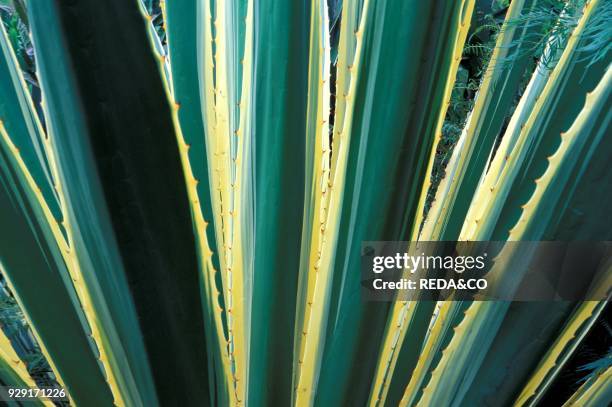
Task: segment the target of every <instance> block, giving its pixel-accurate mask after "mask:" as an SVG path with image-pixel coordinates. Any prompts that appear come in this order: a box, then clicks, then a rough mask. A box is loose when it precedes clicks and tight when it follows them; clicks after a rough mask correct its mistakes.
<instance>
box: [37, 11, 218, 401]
mask: <svg viewBox="0 0 612 407" xmlns="http://www.w3.org/2000/svg"><path fill="white" fill-rule="evenodd" d="M49 3H50V2H40V3H36V5H34V6H33V7H31V14H32V17H33V18H32V21H33V28H34V30H33V31H34V38H35V44H36V47H37V48H36V50H37V52H38V53H39V55H40V58H38V60H39V62H40V66H41V71H42V72H43V75H41V76H42V77H44V79H45V81H43V91H44V92H45V98H46V100H47V106H48V112H49V113H51V114H48V116H49V118H50V119H51V120H50V123H51V125H50V127H51V128H52V129H53V132H52V134H55V135H58V136H57V138H56V139H55V140H54V141H55V143H56V146H55V150H56V152H57V155H58V156H59V157H60V159H59V160H58V161H59V162H60V164H61V167H62V168H61V171H60V172H61V175H62V176H61V177H60V178H61V180H62V182H63V184H64V185H65V186H66V195H67V198H68V199H67V201H68V202H70V205H69V209H70V211H69V212H70V215H71V216H69V218H70V219H71V220H72V222H73V223H74V224H75V226H78V229H77V228H76V227H73V229H72V230H73V234H74V241H75V251H76V253H77V256H79V257H78V260H79V264H80V265H81V270H82V271H84V273H83V274H84V277H85V278H84V279H85V283H86V290H87V291H86V292H87V293H88V294H89V295H90V297H91V302H92V303H93V304H92V307H91V308H92V309H93V310H95V312H96V314H97V315H96V316H97V320H96V321H97V322H98V323H101V324H104V326H103V328H104V329H103V330H100V331H102V333H103V334H104V335H114V336H113V337H111V338H110V339H112V341H109V342H108V343H106V344H105V346H107V347H108V349H109V350H108V351H107V354H108V355H109V356H110V357H113V363H121V364H122V365H123V366H121V368H117V369H114V367H113V372H114V370H116V372H117V373H116V375H117V376H118V377H120V378H122V379H124V377H125V376H126V375H127V376H129V375H131V380H127V379H130V377H127V378H125V379H124V380H122V381H123V383H121V382H120V384H121V392H120V393H121V396H122V397H129V398H130V401H129V403H130V404H136V405H138V404H145V405H156V404H157V400H156V399H157V398H159V400H160V402H167V401H168V400H173V401H177V400H183V401H184V402H186V403H188V402H189V401H193V400H202V399H208V397H209V394H208V386H207V374H206V369H202V366H205V365H206V355H205V351H204V346H202V344H203V343H205V334H204V328H203V323H204V319H203V316H202V311H201V306H200V305H201V302H200V301H201V300H200V289H199V286H200V285H199V281H198V280H199V276H200V273H198V267H197V259H198V257H197V255H196V243H195V241H194V234H193V226H192V221H191V217H190V207H189V202H190V201H189V194H188V190H187V188H186V187H185V184H184V182H183V180H184V176H185V174H184V172H183V170H182V163H181V160H180V157H181V155H180V149H179V146H177V141H176V140H177V138H176V134H175V131H176V129H175V123H174V121H173V116H172V112H171V108H170V106H169V103H168V102H167V95H166V93H165V89H164V87H163V82H162V80H161V78H160V74H159V68H158V64H157V62H156V61H155V58H154V55H153V53H152V52H151V50H150V49H149V48H148V47H147V44H148V40H147V37H146V34H147V33H146V29H145V27H144V25H143V23H142V18H141V15H140V14H139V10H138V5H137V4H136V3H134V4H130V3H124V2H117V3H109V2H105V3H99V2H90V1H87V2H80V3H79V4H78V5H74V7H76V11H75V12H77V11H78V13H77V14H78V15H79V16H80V18H79V19H73V18H72V16H73V15H72V14H71V13H72V11H71V10H73V9H72V8H71V7H68V6H66V5H64V4H63V3H62V4H49ZM116 10H120V12H117V13H114V11H116ZM102 16H106V17H104V18H103V17H102ZM111 16H114V17H112V18H111ZM115 17H116V18H115ZM94 18H95V19H96V21H98V22H100V21H103V23H100V24H98V23H97V24H95V25H93V27H95V29H94V30H91V27H92V26H91V24H88V23H87V21H88V20H92V19H94ZM117 18H119V21H120V24H119V25H118V26H115V27H114V28H112V27H110V26H109V25H110V24H113V25H115V23H117ZM49 20H51V21H53V23H52V24H51V25H52V26H53V27H54V32H53V33H51V34H53V35H51V34H50V33H49V30H47V29H46V28H45V30H44V32H43V31H42V27H43V26H45V27H47V26H48V25H49ZM117 27H121V29H120V30H119V29H117ZM82 30H86V31H87V32H88V34H87V35H88V36H91V38H92V41H91V42H89V43H88V46H87V47H81V46H80V45H79V44H78V38H83V32H82ZM43 34H44V35H43ZM111 34H112V35H115V36H117V37H116V41H110V40H109V37H108V35H111ZM119 38H120V39H119ZM119 42H121V43H122V44H123V47H121V48H120V49H117V48H115V47H114V45H113V43H119ZM86 50H87V51H86ZM118 52H119V53H121V55H122V56H121V57H118V56H117V53H118ZM57 55H61V56H62V58H61V60H62V61H63V62H62V63H60V64H57V63H55V62H52V61H54V60H55V59H57ZM92 66H104V73H103V74H97V72H99V71H98V70H97V69H93V68H92ZM83 89H86V90H87V91H84V92H81V90H83ZM100 100H110V101H111V102H109V103H106V104H102V105H100V102H99V101H100ZM85 119H86V120H85ZM60 135H61V137H60ZM126 135H129V136H126ZM153 140H154V141H155V142H153ZM159 163H164V165H163V168H162V167H160V166H159ZM118 180H120V182H118ZM160 186H163V189H162V188H160ZM92 195H93V196H94V198H95V199H93V202H91V201H89V200H85V199H83V198H84V197H85V198H89V197H90V196H92ZM139 202H141V203H144V202H146V205H144V204H138V203H139ZM160 213H163V214H164V216H160V215H159V214H160ZM99 242H104V243H103V244H102V243H99ZM167 270H172V271H173V273H172V276H171V277H172V278H170V276H169V275H168V274H167ZM160 282H163V283H160ZM151 297H154V298H155V299H156V301H154V302H151ZM132 301H133V303H132ZM141 338H144V346H143V341H142V340H141ZM126 348H127V349H129V352H126V351H124V349H126ZM122 351H124V352H125V353H124V354H123V353H122ZM169 355H171V356H169ZM119 356H120V357H119ZM110 364H111V363H109V365H110ZM149 364H150V368H149ZM177 366H180V369H181V371H182V372H183V376H182V380H181V381H176V380H174V372H175V371H177V370H178V369H179V368H178V367H177ZM151 376H152V377H151ZM153 381H154V382H155V388H153ZM177 386H178V387H177ZM183 386H184V390H182V391H181V390H180V388H181V387H183ZM188 388H189V390H187V389H188Z"/></svg>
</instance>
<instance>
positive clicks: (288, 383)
mask: <svg viewBox="0 0 612 407" xmlns="http://www.w3.org/2000/svg"><path fill="white" fill-rule="evenodd" d="M253 8H254V11H253V24H254V28H253V29H254V30H255V31H254V32H255V33H256V35H254V38H253V50H252V52H253V57H252V61H253V64H254V66H253V68H252V75H253V82H252V84H251V91H250V93H251V96H250V97H251V100H252V102H251V110H250V111H249V112H248V113H249V114H250V115H252V118H251V119H250V120H251V122H252V123H251V129H252V130H251V131H252V132H253V135H252V141H251V149H252V156H251V159H250V169H251V171H252V175H251V178H250V179H249V178H246V177H245V178H244V182H243V185H244V186H245V187H246V186H248V185H251V187H250V188H251V189H252V194H253V195H254V229H253V232H254V234H253V235H252V237H251V239H252V243H253V244H254V248H253V266H252V267H253V270H254V275H253V300H252V301H253V302H252V311H251V313H252V317H251V318H252V323H251V326H252V330H251V339H250V340H251V345H250V346H251V352H250V359H251V360H250V363H251V367H250V372H251V373H250V378H249V396H248V397H249V403H252V404H253V405H256V406H257V405H275V404H278V405H289V404H290V403H291V394H292V375H291V373H288V372H291V370H292V366H293V355H294V349H293V347H292V344H293V343H294V329H295V326H296V325H295V324H296V323H295V321H296V308H295V303H296V296H297V285H298V273H297V270H298V269H299V261H300V243H299V242H300V238H301V235H302V220H301V219H302V217H303V214H304V194H305V192H304V190H305V181H304V171H305V170H304V168H305V161H304V160H305V148H306V142H307V141H306V139H305V137H304V136H303V135H304V130H305V128H306V123H305V120H306V106H307V91H308V69H309V67H308V60H309V48H308V46H307V44H308V35H309V32H310V31H309V30H310V21H311V4H310V2H309V1H304V0H295V1H286V2H278V1H273V0H260V1H254V2H253ZM270 44H274V46H270ZM309 185H310V184H309Z"/></svg>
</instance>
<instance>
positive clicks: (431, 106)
mask: <svg viewBox="0 0 612 407" xmlns="http://www.w3.org/2000/svg"><path fill="white" fill-rule="evenodd" d="M472 6H473V3H472V2H466V3H465V4H464V3H453V4H433V3H423V2H401V3H396V2H394V1H388V2H377V3H371V2H367V1H366V2H364V3H363V9H362V10H361V11H360V15H361V17H360V18H361V21H360V24H363V25H359V29H358V30H357V36H358V37H359V36H361V38H362V39H363V51H362V52H361V54H360V55H361V56H360V57H359V60H358V61H355V62H354V63H351V62H350V61H346V62H345V64H346V65H341V64H340V62H339V65H338V77H340V75H341V73H342V71H341V70H343V69H345V70H349V72H350V71H351V70H353V69H356V70H357V75H358V77H357V79H356V80H355V82H354V84H353V83H351V84H350V85H349V86H351V87H354V88H353V89H354V90H355V93H354V95H353V96H352V97H353V98H355V101H354V103H352V106H351V105H348V104H347V107H346V108H345V112H344V113H343V114H344V119H343V120H342V121H343V126H347V123H350V127H346V128H347V129H350V134H344V135H343V137H346V147H345V148H346V149H347V150H348V151H349V154H348V156H347V159H346V164H344V165H346V170H345V173H346V175H344V176H342V178H340V177H339V175H338V174H341V170H340V169H341V166H340V164H337V163H336V164H335V165H336V172H335V175H334V181H333V182H334V184H332V187H331V190H332V197H331V202H332V203H333V205H332V204H330V215H329V219H330V220H328V222H329V225H334V224H335V225H337V227H338V232H337V236H338V238H337V241H336V242H333V241H331V239H330V241H329V244H330V246H331V248H332V250H330V255H329V258H330V260H331V261H330V264H331V265H332V267H333V268H334V280H333V287H332V290H331V297H330V298H331V299H330V301H329V304H330V305H329V311H328V312H329V322H328V324H327V329H326V337H325V341H326V343H325V348H324V349H325V350H324V356H323V363H322V368H321V379H320V387H319V389H318V396H317V403H321V404H331V405H334V404H342V403H349V404H350V403H357V404H359V403H364V402H366V400H367V398H368V390H366V389H368V387H369V385H370V383H372V375H373V372H374V371H375V369H376V364H377V358H376V356H377V355H376V353H375V352H372V351H371V349H372V344H377V343H378V340H379V339H380V338H381V336H382V334H383V330H384V321H385V316H386V309H387V306H386V305H385V304H374V303H367V304H366V303H362V302H361V299H360V290H361V287H360V278H359V273H355V270H358V268H359V252H360V247H359V246H360V242H361V241H362V240H366V237H367V239H374V240H377V239H378V240H401V239H407V238H408V236H409V235H410V233H411V231H412V227H413V221H414V216H415V214H416V213H417V212H418V206H419V205H420V202H419V194H420V193H421V187H422V184H423V181H424V180H425V178H426V172H427V167H428V164H427V159H428V158H429V157H431V151H432V146H433V143H434V141H435V138H436V132H437V129H439V128H441V121H440V118H439V113H440V111H441V110H442V109H443V106H444V105H445V102H444V101H445V99H447V96H450V90H452V82H453V79H454V74H455V73H456V67H457V65H458V60H453V55H454V54H455V51H456V49H457V48H458V49H459V50H460V49H461V45H462V44H459V43H460V41H459V42H455V41H456V37H457V33H458V32H459V31H460V28H461V27H462V26H461V24H460V23H459V22H460V21H464V18H465V17H469V16H471V12H472V9H473V7H472ZM400 16H401V18H400ZM400 20H401V21H400ZM465 21H469V18H467V19H466V20H465ZM442 27H452V29H448V30H446V29H442ZM346 35H355V33H354V32H348V33H346ZM425 38H427V41H428V43H431V42H433V43H434V44H435V46H433V47H425V46H424V45H425ZM343 43H345V44H351V42H344V40H343V38H342V33H341V38H340V44H341V45H342V44H343ZM408 49H409V50H410V51H408ZM458 52H459V51H458ZM349 55H350V54H349ZM354 55H357V53H355V54H354ZM398 55H411V58H409V59H408V58H407V59H402V58H398V57H397V56H398ZM415 60H416V61H419V63H417V64H415V63H414V61H415ZM380 61H385V62H384V63H382V62H380ZM432 67H434V69H432ZM416 78H419V79H418V80H417V79H416ZM434 78H436V79H435V80H434ZM440 78H443V79H442V80H440ZM351 80H352V79H351ZM374 83H376V87H374V86H373V85H374ZM449 83H450V84H449ZM339 90H341V88H340V89H339ZM350 98H351V96H349V99H350ZM407 112H408V113H407ZM442 117H443V115H442ZM336 122H337V123H340V121H336ZM344 128H345V127H343V129H344ZM341 131H342V132H343V133H344V130H341ZM372 134H376V137H373V136H371V135H372ZM340 143H342V139H341V140H340ZM342 148H343V147H341V146H338V150H339V151H342ZM338 159H340V158H338ZM336 179H337V180H338V182H337V183H336ZM398 186H399V187H398ZM366 188H368V190H366ZM334 190H337V191H339V192H337V194H338V198H337V199H334V195H333V194H334ZM391 191H392V192H391ZM335 206H337V209H336V207H335ZM381 212H382V213H385V214H386V215H385V217H381V216H380V213H381ZM326 227H328V228H329V230H333V228H331V227H330V226H326ZM355 366H360V368H359V369H355ZM347 372H350V373H348V374H347ZM338 378H344V379H345V380H341V381H339V380H338ZM349 383H350V384H349ZM349 388H350V390H349ZM355 389H361V390H360V391H355Z"/></svg>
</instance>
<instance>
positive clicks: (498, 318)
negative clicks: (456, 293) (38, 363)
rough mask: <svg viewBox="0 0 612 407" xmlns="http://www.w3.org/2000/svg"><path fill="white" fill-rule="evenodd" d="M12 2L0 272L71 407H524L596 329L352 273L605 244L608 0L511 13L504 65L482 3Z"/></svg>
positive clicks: (558, 309)
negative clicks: (370, 288) (415, 260)
mask: <svg viewBox="0 0 612 407" xmlns="http://www.w3.org/2000/svg"><path fill="white" fill-rule="evenodd" d="M5 3H6V6H4V7H5V8H6V10H9V11H7V13H9V14H10V15H11V16H13V15H14V16H15V17H14V21H13V23H14V24H15V26H16V27H21V28H20V29H22V31H23V27H26V28H25V29H26V31H27V30H29V36H28V35H26V36H23V35H22V36H21V37H19V38H17V37H15V38H16V39H15V38H12V37H11V35H9V34H10V33H9V32H8V31H7V29H6V24H5V25H2V24H0V26H2V27H1V32H0V49H1V55H0V181H2V182H0V225H1V231H2V232H1V236H0V237H1V239H0V270H1V271H2V274H3V276H4V278H5V279H6V281H7V282H8V285H9V287H10V293H9V294H7V296H9V297H10V298H12V296H14V298H15V300H16V302H17V303H18V304H19V307H20V309H21V310H22V312H23V315H24V318H25V320H26V321H27V324H28V326H29V328H28V329H29V330H28V332H30V331H31V333H32V334H31V336H32V337H33V338H35V340H34V339H32V341H31V342H32V343H31V348H33V349H38V348H40V352H41V353H42V355H43V356H44V358H45V359H46V361H47V362H48V364H49V366H50V368H51V369H52V371H53V374H52V375H50V376H49V377H50V379H49V380H51V381H53V380H56V381H57V386H61V387H63V388H65V389H66V390H67V393H68V395H69V400H70V402H71V403H73V404H75V405H83V406H106V405H120V406H124V405H125V406H147V407H148V406H157V405H164V406H165V405H181V406H183V405H185V406H191V405H218V406H228V405H232V406H234V405H252V406H268V405H270V406H276V405H278V406H286V405H297V406H310V405H317V406H341V405H350V406H352V405H369V406H383V405H386V406H395V405H402V406H417V405H418V406H451V405H453V406H455V405H461V406H476V405H514V404H515V405H521V406H523V405H524V406H527V405H529V406H531V405H536V404H538V403H540V402H541V401H542V400H543V399H544V398H545V397H547V394H548V395H549V394H550V391H551V389H554V386H555V383H556V380H557V379H558V377H559V376H560V373H561V372H562V371H563V369H564V366H566V365H567V363H568V360H570V359H571V357H572V355H574V354H575V351H576V349H577V348H579V346H580V345H581V342H582V341H583V339H584V338H585V336H586V335H587V334H588V332H589V329H590V328H591V327H592V326H593V325H594V324H595V323H596V321H597V319H598V318H599V317H600V315H601V314H602V312H603V310H604V308H605V305H606V301H583V302H579V303H576V302H571V303H570V302H567V301H557V302H549V303H537V302H529V303H519V302H514V303H513V302H508V301H487V302H485V301H458V300H457V301H438V302H435V301H418V299H416V300H412V301H400V300H398V301H394V302H390V303H389V302H386V303H385V302H368V301H364V300H363V299H362V297H361V295H360V293H361V274H360V271H359V270H360V261H361V257H360V255H361V243H362V241H382V240H392V241H419V240H420V241H489V240H497V241H547V240H560V241H573V240H586V241H590V240H592V241H606V240H612V236H611V233H612V232H611V231H612V217H611V216H610V214H609V210H608V203H607V201H608V200H609V199H610V198H611V197H612V182H611V181H612V173H611V170H610V167H609V165H608V161H609V160H610V158H612V151H611V149H612V143H611V142H610V140H609V125H610V119H611V113H610V97H611V94H610V91H611V89H612V70H610V69H609V65H610V44H611V43H612V42H611V41H610V40H611V39H612V36H611V32H610V26H612V24H611V22H612V3H611V2H610V1H607V0H589V1H580V0H568V1H555V2H551V1H549V0H512V1H511V2H509V5H508V4H505V3H504V2H495V7H496V8H497V9H496V10H497V11H496V13H498V14H500V15H501V16H502V17H501V18H502V19H503V20H502V21H501V23H500V26H499V27H497V26H495V27H494V29H492V30H490V31H491V33H492V37H491V39H490V41H489V40H487V41H489V43H487V44H488V45H474V44H473V43H472V42H471V41H472V39H473V38H474V36H475V35H476V33H477V32H479V30H482V29H484V28H483V27H482V26H483V24H485V23H478V21H480V20H479V18H478V15H477V14H478V11H479V10H482V9H483V8H482V7H483V4H485V3H486V4H489V5H490V3H491V2H488V3H487V2H486V1H482V2H476V1H475V0H458V1H417V0H414V1H413V0H345V1H343V2H340V1H337V0H309V1H306V0H292V1H272V0H235V1H225V0H198V1H195V0H185V1H179V0H168V1H158V2H157V1H144V0H133V1H125V0H107V1H104V2H100V1H95V0H73V1H60V0H29V1H26V2H25V3H24V2H22V1H17V0H15V1H6V0H3V1H1V2H0V4H3V5H4V4H5ZM481 3H482V4H481ZM489 8H490V7H489ZM475 10H476V11H475ZM11 13H12V14H11ZM26 14H27V15H26ZM544 17H546V18H544ZM11 18H12V17H11ZM474 24H476V25H478V24H480V26H479V27H475V26H474ZM486 24H489V23H486ZM20 35H21V34H20ZM20 38H21V39H20ZM20 41H21V42H20ZM30 41H31V44H30ZM19 44H21V45H22V46H23V47H21V48H20V45H19ZM28 47H30V48H32V47H33V53H32V52H30V53H28V52H27V50H28V49H29V48H28ZM477 47H482V48H487V49H488V51H487V52H486V53H484V54H486V57H483V58H484V59H483V61H484V63H483V67H484V68H483V70H482V72H481V73H479V76H478V80H477V81H473V82H470V83H471V85H470V86H472V90H475V91H476V93H475V96H472V98H473V100H469V103H468V104H467V106H468V107H469V108H468V109H466V110H465V113H466V114H467V117H465V120H464V118H463V116H462V115H461V114H460V115H459V116H460V117H461V118H460V119H456V118H455V119H449V118H450V117H454V116H453V112H450V111H449V105H450V104H451V103H452V101H453V100H454V99H453V98H456V95H457V94H458V93H457V92H459V91H458V90H457V89H460V86H465V84H464V85H460V82H461V79H460V76H461V75H458V72H460V71H461V69H464V68H460V64H461V63H462V55H465V50H470V52H475V51H474V50H475V49H477ZM30 54H32V55H31V60H27V61H25V60H24V57H23V55H26V56H28V55H30ZM484 54H482V55H481V54H480V53H479V54H478V55H479V57H482V56H483V55H484ZM534 57H535V58H537V60H536V62H534ZM29 78H30V79H31V78H34V79H35V80H30V79H29ZM463 82H466V80H465V78H464V80H463ZM38 92H40V94H41V95H42V97H39V96H38V95H39V93H38ZM450 120H454V121H455V122H454V123H450ZM459 121H461V122H459ZM450 124H453V125H454V126H455V128H458V129H460V132H457V134H458V140H457V141H456V145H455V146H454V149H453V150H452V153H449V159H448V165H447V166H446V168H445V169H444V170H443V172H444V174H445V175H444V177H443V178H442V177H440V176H432V175H431V174H432V171H433V172H434V174H441V173H442V171H441V170H440V168H438V166H439V164H438V163H439V160H440V155H439V153H438V152H437V151H438V150H437V147H438V145H439V144H440V140H441V139H442V138H443V132H444V131H446V130H445V129H447V128H449V125H450ZM436 171H437V172H436ZM440 178H441V180H440ZM432 182H433V183H434V185H433V187H432V185H431V184H432ZM438 182H439V185H437V184H438ZM513 260H514V259H513V258H512V256H511V255H508V256H506V257H503V258H501V260H500V261H499V262H498V263H497V264H496V266H495V269H494V270H493V271H494V272H495V274H494V278H496V279H500V280H504V281H506V280H507V281H515V280H517V279H519V278H520V277H519V276H518V275H517V274H515V272H514V271H513V270H514V269H513V268H512V265H513V264H514V263H513ZM607 267H608V268H609V267H610V265H607ZM493 271H492V272H493ZM609 271H610V270H609V269H608V274H607V276H610V275H612V274H610V273H609ZM606 284H607V285H606ZM604 285H605V286H604V288H606V287H607V288H609V287H610V281H609V278H608V279H607V280H605V281H604ZM3 332H5V333H6V330H5V331H3ZM5 333H4V334H3V335H0V381H1V382H2V383H3V384H6V385H8V386H14V387H35V386H36V385H37V384H36V383H38V382H36V383H35V381H34V380H33V378H32V375H31V373H30V372H29V371H28V369H27V368H29V367H30V366H29V365H27V363H26V361H25V360H24V357H23V352H20V351H19V352H17V350H18V349H19V348H18V347H16V342H15V339H14V338H13V337H12V336H14V335H8V334H5ZM28 343H30V342H28ZM611 375H612V371H611V370H610V365H609V364H602V365H597V368H596V369H595V371H594V372H593V373H592V374H591V375H590V376H589V377H588V380H586V381H585V382H584V383H581V385H580V387H578V386H576V388H577V390H576V391H575V393H574V394H573V395H572V396H571V397H569V399H566V400H562V401H561V403H563V402H567V404H568V405H585V406H599V405H607V403H609V402H610V401H612V385H611V380H612V379H611V377H612V376H611ZM39 382H40V380H39ZM39 385H40V384H39ZM40 403H48V401H47V400H41V401H40Z"/></svg>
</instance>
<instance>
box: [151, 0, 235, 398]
mask: <svg viewBox="0 0 612 407" xmlns="http://www.w3.org/2000/svg"><path fill="white" fill-rule="evenodd" d="M162 10H163V11H164V13H165V16H166V18H165V21H166V35H167V39H168V56H169V58H170V71H171V83H172V99H173V100H172V102H173V104H174V106H175V107H176V108H177V109H178V113H177V116H178V117H177V119H178V121H179V124H180V130H181V131H180V135H182V140H179V145H181V143H183V144H184V145H186V146H188V151H187V154H186V155H185V154H182V157H183V170H184V171H185V173H186V174H191V173H192V174H193V179H195V180H197V185H196V186H195V188H196V190H195V191H193V192H192V197H191V202H192V217H193V218H194V219H196V220H195V221H194V229H196V231H197V236H198V240H199V244H200V247H201V260H200V267H201V269H202V272H203V275H202V279H203V280H202V284H203V292H202V295H203V297H204V298H203V304H204V305H203V307H204V313H205V315H207V331H206V333H207V343H209V344H211V346H209V347H208V348H207V349H208V351H209V357H210V360H211V361H212V360H214V361H215V363H216V369H214V370H211V371H210V374H209V377H210V379H211V381H212V380H216V381H217V382H218V383H219V386H220V387H219V392H218V394H219V397H221V398H220V399H219V402H220V403H221V404H225V403H227V400H225V401H224V399H223V397H227V395H229V394H230V393H229V387H228V386H230V383H231V382H229V381H228V380H229V379H230V378H231V374H230V372H229V356H228V352H227V346H226V342H227V339H226V336H225V332H226V330H227V328H226V327H224V321H223V319H222V312H223V311H222V309H221V308H222V307H223V303H222V298H220V296H219V293H220V292H221V291H222V287H221V285H220V281H217V277H218V270H220V265H219V256H218V253H217V246H216V238H215V234H214V227H213V225H211V224H210V222H212V219H213V209H212V201H211V194H210V191H211V189H210V186H211V184H210V181H209V180H210V177H209V168H208V167H209V166H208V158H207V155H206V146H205V137H204V128H205V126H204V123H203V121H202V104H201V101H200V81H199V77H198V64H197V61H196V60H194V58H193V49H197V44H198V43H199V41H198V31H197V28H198V18H199V17H200V16H202V13H199V12H198V5H197V4H196V2H193V1H184V2H170V3H169V4H167V6H165V7H162ZM208 46H210V45H208ZM187 183H188V188H189V180H188V181H187ZM197 219H202V222H198V221H197ZM204 219H207V220H208V222H204ZM208 253H210V254H211V257H210V258H209V259H207V257H206V255H207V254H208ZM220 301H221V303H220ZM213 344H214V345H213ZM215 371H219V372H220V373H218V374H220V377H218V378H217V377H215ZM232 386H233V384H232ZM213 388H214V386H213V385H212V383H211V389H213ZM213 400H214V397H213ZM213 403H214V402H213Z"/></svg>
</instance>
